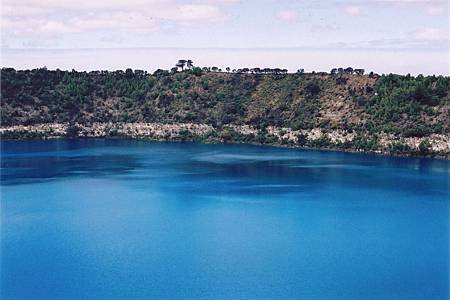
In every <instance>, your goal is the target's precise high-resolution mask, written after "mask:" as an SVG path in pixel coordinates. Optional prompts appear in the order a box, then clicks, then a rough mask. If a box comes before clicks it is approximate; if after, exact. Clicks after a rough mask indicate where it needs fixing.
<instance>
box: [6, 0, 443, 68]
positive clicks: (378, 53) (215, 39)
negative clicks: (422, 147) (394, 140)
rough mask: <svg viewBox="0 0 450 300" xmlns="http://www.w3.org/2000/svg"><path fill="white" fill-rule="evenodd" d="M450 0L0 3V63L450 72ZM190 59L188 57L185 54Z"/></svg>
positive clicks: (23, 0)
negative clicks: (185, 63) (182, 62)
mask: <svg viewBox="0 0 450 300" xmlns="http://www.w3.org/2000/svg"><path fill="white" fill-rule="evenodd" d="M449 7H450V2H449V0H178V1H177V0H88V1H85V0H78V1H74V0H2V6H1V22H0V26H1V27H0V28H1V50H2V51H1V63H2V66H8V67H16V68H34V67H42V66H44V65H45V66H47V67H49V68H61V69H72V68H74V69H80V70H91V69H96V68H97V69H98V68H101V69H123V68H126V67H133V68H138V69H144V70H154V69H156V68H165V69H167V68H170V67H171V66H172V65H173V63H174V60H176V59H177V58H182V57H183V58H191V59H193V60H194V62H197V64H200V65H209V66H212V65H217V66H218V67H225V66H230V67H243V66H247V67H253V66H259V67H265V66H267V67H272V66H277V67H283V68H288V69H289V70H290V71H295V70H296V69H297V68H305V69H307V70H317V71H328V69H329V68H330V67H334V66H340V64H345V65H343V66H354V67H364V68H366V69H370V70H373V71H376V72H379V73H389V72H396V73H412V74H418V73H424V74H444V75H448V74H449V70H450V66H449V43H450V27H449V22H450V21H449V12H450V9H449ZM187 56H189V57H187Z"/></svg>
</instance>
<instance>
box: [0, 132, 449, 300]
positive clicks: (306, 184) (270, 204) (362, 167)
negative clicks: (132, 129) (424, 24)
mask: <svg viewBox="0 0 450 300" xmlns="http://www.w3.org/2000/svg"><path fill="white" fill-rule="evenodd" d="M1 146H2V153H1V295H0V296H1V297H0V298H1V299H4V300H6V299H8V300H9V299H261V298H273V299H283V298H288V299H292V298H295V299H408V300H410V299H449V198H450V189H449V187H450V176H449V174H450V173H449V172H450V164H449V162H446V161H439V160H431V159H413V158H408V159H407V158H387V157H376V156H369V155H357V154H345V153H337V152H321V151H302V150H292V149H291V150H289V149H278V148H272V147H257V146H245V145H199V144H190V143H157V142H149V141H129V140H53V141H18V142H13V141H3V142H2V143H1Z"/></svg>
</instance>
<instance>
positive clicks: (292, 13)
mask: <svg viewBox="0 0 450 300" xmlns="http://www.w3.org/2000/svg"><path fill="white" fill-rule="evenodd" d="M275 16H276V17H277V18H278V19H279V20H282V21H295V20H297V19H298V17H299V13H298V11H296V10H282V11H279V12H277V13H276V14H275Z"/></svg>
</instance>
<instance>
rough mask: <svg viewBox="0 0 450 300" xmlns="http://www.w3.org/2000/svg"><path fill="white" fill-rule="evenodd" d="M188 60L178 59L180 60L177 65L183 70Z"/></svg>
mask: <svg viewBox="0 0 450 300" xmlns="http://www.w3.org/2000/svg"><path fill="white" fill-rule="evenodd" d="M186 63H187V61H186V60H185V59H180V60H178V62H177V63H176V65H175V66H176V67H177V68H181V70H184V66H185V65H186Z"/></svg>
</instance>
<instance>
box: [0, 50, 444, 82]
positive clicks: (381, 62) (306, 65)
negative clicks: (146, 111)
mask: <svg viewBox="0 0 450 300" xmlns="http://www.w3.org/2000/svg"><path fill="white" fill-rule="evenodd" d="M180 58H189V59H192V60H193V61H194V64H195V65H198V66H202V67H203V66H217V67H219V68H223V69H225V67H230V68H232V69H233V68H242V67H280V68H286V69H288V70H289V71H290V72H295V71H296V70H297V69H299V68H303V69H305V71H307V72H310V71H318V72H319V71H325V72H329V71H330V69H331V68H334V67H341V66H342V67H347V66H351V67H357V68H364V69H366V71H367V72H370V71H373V72H375V73H379V74H383V73H396V74H408V73H410V74H412V75H417V74H424V75H449V73H450V72H449V57H448V52H447V51H443V50H439V49H434V50H432V51H430V50H423V49H348V48H347V49H323V48H306V47H305V48H284V49H283V48H259V49H258V48H247V49H245V48H241V49H239V48H228V49H217V48H216V49H214V48H209V49H208V48H178V49H177V48H156V47H155V48H144V47H141V48H98V49H76V48H74V49H7V48H6V49H3V50H2V67H13V68H15V69H34V68H40V67H44V66H45V67H47V68H48V69H61V70H72V69H75V70H78V71H93V70H110V71H111V70H124V69H126V68H132V69H141V70H146V71H149V72H153V71H155V70H156V69H170V68H171V67H173V66H174V64H175V62H176V61H177V60H178V59H180Z"/></svg>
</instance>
